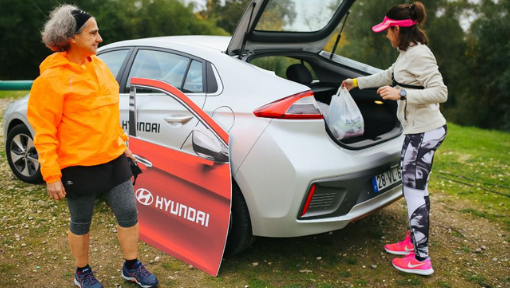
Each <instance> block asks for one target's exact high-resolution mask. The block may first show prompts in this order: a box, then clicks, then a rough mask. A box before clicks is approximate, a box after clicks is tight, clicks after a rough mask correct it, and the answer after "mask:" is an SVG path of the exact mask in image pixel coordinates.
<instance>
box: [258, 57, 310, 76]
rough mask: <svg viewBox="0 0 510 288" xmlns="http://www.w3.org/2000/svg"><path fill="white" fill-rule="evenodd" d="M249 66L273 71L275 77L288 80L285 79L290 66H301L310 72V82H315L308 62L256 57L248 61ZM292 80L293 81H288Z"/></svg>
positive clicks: (289, 58) (284, 58)
mask: <svg viewBox="0 0 510 288" xmlns="http://www.w3.org/2000/svg"><path fill="white" fill-rule="evenodd" d="M250 64H253V65H255V66H257V67H260V68H262V69H265V70H269V71H273V72H274V73H275V74H276V75H278V76H280V77H282V78H285V79H288V77H287V69H289V67H290V66H292V65H296V64H303V65H304V66H305V68H306V69H307V70H308V71H309V72H310V74H311V76H312V80H317V76H316V75H315V73H314V71H313V69H312V67H311V66H310V64H308V62H305V61H303V62H302V61H301V60H298V59H295V58H291V57H286V56H267V57H258V58H255V59H253V60H250ZM289 80H293V81H294V79H289Z"/></svg>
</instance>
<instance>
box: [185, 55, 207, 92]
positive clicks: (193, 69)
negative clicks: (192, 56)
mask: <svg viewBox="0 0 510 288" xmlns="http://www.w3.org/2000/svg"><path fill="white" fill-rule="evenodd" d="M182 91H183V92H203V91H204V82H203V73H202V63H201V62H198V61H195V60H193V62H191V65H190V67H189V70H188V74H187V75H186V81H185V82H184V87H183V89H182Z"/></svg>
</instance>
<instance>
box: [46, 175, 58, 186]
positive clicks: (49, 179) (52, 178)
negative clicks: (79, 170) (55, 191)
mask: <svg viewBox="0 0 510 288" xmlns="http://www.w3.org/2000/svg"><path fill="white" fill-rule="evenodd" d="M60 179H61V176H58V175H55V176H50V177H48V178H46V179H44V181H46V183H48V184H49V183H54V182H57V181H60Z"/></svg>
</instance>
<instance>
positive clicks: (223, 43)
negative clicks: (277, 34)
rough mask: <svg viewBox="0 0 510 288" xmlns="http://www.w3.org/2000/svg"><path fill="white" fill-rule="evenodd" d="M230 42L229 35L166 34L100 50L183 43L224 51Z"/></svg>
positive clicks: (164, 46)
mask: <svg viewBox="0 0 510 288" xmlns="http://www.w3.org/2000/svg"><path fill="white" fill-rule="evenodd" d="M229 42H230V37H229V36H210V35H190V36H164V37H151V38H140V39H134V40H125V41H119V42H115V43H111V44H107V45H105V46H103V47H101V48H100V49H99V50H104V49H111V48H117V47H125V46H150V47H161V48H174V47H175V45H179V46H181V47H182V45H187V46H194V47H197V48H200V47H203V48H208V49H213V50H217V51H220V52H224V51H225V50H226V49H227V47H228V43H229Z"/></svg>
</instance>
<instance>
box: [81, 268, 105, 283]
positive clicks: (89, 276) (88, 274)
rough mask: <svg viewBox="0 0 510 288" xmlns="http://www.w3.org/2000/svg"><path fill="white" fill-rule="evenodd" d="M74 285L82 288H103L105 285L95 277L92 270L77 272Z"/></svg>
mask: <svg viewBox="0 0 510 288" xmlns="http://www.w3.org/2000/svg"><path fill="white" fill-rule="evenodd" d="M74 285H76V286H78V287H80V288H103V285H101V283H99V281H97V279H96V277H94V272H92V270H91V269H90V268H87V269H85V270H83V271H82V272H78V271H76V273H75V274H74Z"/></svg>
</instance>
